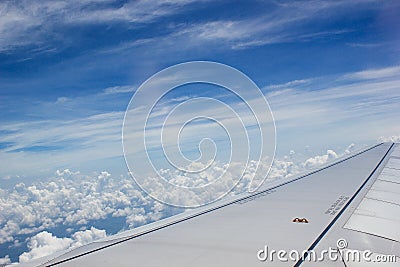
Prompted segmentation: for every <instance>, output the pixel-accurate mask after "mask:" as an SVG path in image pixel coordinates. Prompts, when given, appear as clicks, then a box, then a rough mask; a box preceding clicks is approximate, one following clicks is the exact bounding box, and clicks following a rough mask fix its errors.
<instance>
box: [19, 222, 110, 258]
mask: <svg viewBox="0 0 400 267" xmlns="http://www.w3.org/2000/svg"><path fill="white" fill-rule="evenodd" d="M104 237H106V231H105V230H99V229H96V228H94V227H92V228H90V230H85V231H79V232H76V233H75V234H73V235H72V238H66V237H64V238H59V237H56V236H54V235H53V234H51V233H49V232H47V231H43V232H40V233H38V234H37V235H35V236H33V237H31V238H29V241H28V249H29V251H28V252H24V253H22V254H21V255H20V256H19V262H22V263H23V262H28V261H31V260H33V259H37V258H41V257H44V256H48V255H51V254H53V253H55V252H57V251H62V250H67V249H73V248H76V247H79V246H82V245H85V244H88V243H90V242H92V241H94V240H97V239H100V238H104Z"/></svg>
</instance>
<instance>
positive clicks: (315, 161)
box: [304, 149, 338, 169]
mask: <svg viewBox="0 0 400 267" xmlns="http://www.w3.org/2000/svg"><path fill="white" fill-rule="evenodd" d="M337 157H338V155H337V154H336V152H335V151H333V150H330V149H329V150H328V151H326V154H325V155H317V156H315V157H312V158H309V159H307V160H306V161H305V162H304V167H305V168H306V169H314V168H316V167H318V166H320V165H322V164H325V163H327V162H329V161H332V160H334V159H336V158H337Z"/></svg>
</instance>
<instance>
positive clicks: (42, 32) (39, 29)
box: [0, 0, 193, 52]
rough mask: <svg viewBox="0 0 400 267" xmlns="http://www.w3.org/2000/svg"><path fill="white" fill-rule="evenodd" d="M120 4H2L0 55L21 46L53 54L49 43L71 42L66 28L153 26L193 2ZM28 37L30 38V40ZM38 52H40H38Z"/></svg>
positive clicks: (92, 1)
mask: <svg viewBox="0 0 400 267" xmlns="http://www.w3.org/2000/svg"><path fill="white" fill-rule="evenodd" d="M115 2H116V1H110V0H108V1H104V2H102V3H100V2H99V1H97V0H84V1H77V0H72V1H61V0H56V1H53V0H44V1H40V2H32V1H24V0H22V1H2V2H0V36H2V38H0V52H1V51H7V50H10V49H15V48H16V47H20V46H27V45H35V46H37V47H40V49H39V50H42V51H43V50H49V51H52V50H53V49H54V48H52V47H49V46H48V45H46V43H48V41H49V40H53V41H56V42H57V43H63V42H64V43H68V40H63V39H62V37H61V36H62V35H60V31H62V29H63V28H65V27H67V26H69V27H73V26H74V25H83V24H86V25H88V24H97V25H99V24H105V23H118V22H125V23H130V24H142V23H149V22H152V21H154V20H156V19H160V18H162V17H165V16H169V15H172V14H175V13H177V12H179V11H181V10H182V8H184V7H185V6H187V5H189V4H190V3H192V2H193V1H191V0H171V1H143V0H140V1H128V2H126V3H124V4H122V5H115ZM27 37H28V38H27ZM36 52H37V51H36Z"/></svg>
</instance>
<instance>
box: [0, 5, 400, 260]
mask: <svg viewBox="0 0 400 267" xmlns="http://www.w3.org/2000/svg"><path fill="white" fill-rule="evenodd" d="M399 24H400V3H399V2H398V1H385V0H382V1H376V0H355V1H340V0H339V1H322V0H312V1H261V0H259V1H207V0H204V1H191V0H169V1H158V0H155V1H141V0H138V1H111V0H105V1H98V0H83V1H82V0H81V1H77V0H69V1H61V0H54V1H50V0H43V1H7V0H6V1H1V2H0V113H1V116H0V190H1V191H0V196H1V201H0V203H1V209H0V226H1V230H0V243H1V244H6V245H5V247H7V249H8V250H7V251H6V252H5V253H4V255H0V258H1V257H6V255H10V257H11V259H12V261H18V255H17V254H18V253H19V254H21V253H22V252H25V253H27V254H24V256H22V258H21V257H19V259H20V260H21V259H22V260H27V259H30V258H32V257H34V255H42V254H41V253H40V251H39V252H38V251H37V249H38V247H39V245H38V244H40V242H45V241H46V240H47V241H46V242H48V243H46V244H51V242H56V243H57V244H59V245H60V246H59V247H61V248H65V247H68V246H74V244H78V243H79V242H78V241H77V238H78V237H79V236H81V235H89V234H90V233H92V234H93V235H92V239H93V238H95V237H98V236H100V237H101V236H103V232H101V231H102V230H99V229H97V228H90V227H91V225H93V222H94V221H98V220H99V219H102V220H105V219H107V218H110V217H113V218H118V217H121V216H125V217H124V218H126V220H125V221H124V222H125V224H126V225H125V226H126V227H136V226H138V225H140V224H143V223H147V222H150V221H154V220H157V219H160V218H162V217H167V216H170V215H172V214H174V213H176V212H178V211H177V210H176V209H173V208H167V207H164V206H163V207H160V206H158V204H157V202H155V201H153V200H152V199H150V198H148V197H146V196H144V195H142V194H143V192H141V191H140V190H137V188H136V189H135V190H133V189H132V187H134V185H131V182H132V181H131V180H129V179H127V178H126V176H127V172H128V169H127V166H126V164H125V161H124V157H123V150H122V144H121V133H122V124H123V119H124V114H125V111H126V109H127V107H128V105H129V102H130V100H131V98H132V96H133V94H134V92H136V91H137V90H138V88H139V87H140V85H141V84H142V83H144V82H145V81H146V80H147V79H149V78H150V77H151V76H152V75H154V74H155V73H157V72H159V71H161V70H163V69H165V68H167V67H170V66H173V65H175V64H179V63H184V62H188V61H212V62H219V63H222V64H226V65H228V66H231V67H233V68H235V69H237V70H239V71H241V72H242V73H244V74H245V75H247V76H248V77H249V78H250V79H251V80H253V81H254V83H255V84H256V85H257V86H258V87H259V88H260V90H261V92H262V93H263V95H264V97H265V99H266V100H267V101H268V103H269V106H270V109H271V111H272V114H273V117H274V119H275V126H276V157H277V161H276V162H275V163H274V166H275V167H274V168H273V169H272V173H273V174H272V177H275V178H276V177H280V176H282V177H285V176H286V175H289V174H293V173H297V172H299V171H301V170H302V169H304V168H306V169H307V168H308V167H315V166H317V165H318V164H321V163H325V162H326V161H327V160H330V159H334V158H336V157H337V156H338V155H344V154H346V153H348V152H349V149H354V148H361V147H365V146H368V145H372V144H375V143H377V142H381V141H399V140H400V125H399V123H398V118H399V117H400V109H399V104H398V103H399V101H400V28H399V27H398V26H397V25H399ZM181 89H182V90H179V91H177V92H176V93H174V94H171V95H169V96H168V97H167V98H166V99H165V101H161V102H160V103H159V105H158V106H157V107H156V112H157V113H156V114H157V115H159V116H161V117H162V116H164V117H165V116H166V115H168V112H170V111H171V110H172V109H173V108H174V107H175V106H176V105H177V103H180V102H182V101H186V100H188V99H190V98H192V97H199V96H202V97H213V98H215V99H218V100H221V101H225V102H226V103H228V104H230V105H232V106H237V105H238V103H237V99H235V98H232V97H229V96H227V94H226V93H227V92H226V91H224V90H222V89H221V88H215V87H212V86H210V87H204V86H203V87H201V89H197V87H196V88H195V87H193V86H192V87H191V86H186V87H184V88H181ZM214 111H215V110H213V107H212V106H210V107H208V112H209V113H213V112H214ZM137 112H138V113H137V114H138V115H137V116H138V117H140V116H144V115H143V114H142V113H140V110H139V111H137ZM155 118H156V119H155V120H153V125H152V126H153V127H154V128H157V127H160V125H161V123H162V120H158V119H157V118H158V117H155ZM200 124H201V123H200ZM195 126H196V125H195ZM208 126H209V125H208ZM214 126H215V125H214ZM193 129H195V131H192V132H195V133H198V134H199V135H201V134H203V133H204V132H202V131H197V129H200V128H193ZM203 129H204V128H203ZM213 129H214V128H213V127H211V126H210V127H207V131H206V132H207V133H211V135H212V134H216V136H220V135H218V133H219V132H218V131H217V130H215V132H214V130H213ZM189 133H190V132H189ZM222 135H223V133H222ZM186 136H194V137H196V135H195V134H193V135H191V134H189V135H188V134H186ZM197 137H198V136H197ZM196 141H198V138H197V139H196V138H195V139H193V140H192V142H196ZM189 143H190V142H189ZM217 143H218V142H217ZM189 150H190V149H189ZM189 150H188V151H189ZM193 151H195V152H193ZM193 151H192V153H194V156H193V154H190V153H189V152H190V151H189V152H188V153H189V154H188V157H194V158H195V156H196V155H197V154H196V153H198V151H197V150H196V149H194V150H193ZM196 151H197V152H196ZM137 165H138V166H140V157H138V163H137ZM214 167H215V168H214V169H212V170H210V173H208V174H207V175H206V176H207V177H213V176H214V175H216V173H219V171H220V169H219V168H221V166H214ZM164 171H165V173H166V175H167V176H168V177H170V178H169V179H172V180H176V182H177V183H182V181H183V182H185V181H186V180H185V179H183V178H182V177H183V176H179V173H176V172H174V171H173V170H164ZM67 176H68V177H70V178H68V179H71V180H68V179H66V178H65V177H67ZM60 177H61V178H62V177H64V178H65V179H64V178H63V179H64V180H63V179H61V178H60ZM71 177H72V178H71ZM104 177H109V178H104ZM178 178H182V179H183V180H182V179H181V180H179V179H178ZM200 178H201V179H203V178H204V177H200ZM200 178H199V177H196V179H200ZM128 180H129V181H130V182H128ZM88 181H92V183H93V184H94V185H93V186H94V188H91V189H90V190H89V189H87V187H85V186H86V184H85V183H86V182H88ZM105 181H108V182H105ZM111 181H113V182H111ZM53 183H55V184H53ZM109 183H110V184H109ZM245 183H246V181H245ZM124 186H126V188H125V187H124ZM105 188H107V189H105ZM74 190H78V191H79V190H82V191H79V193H80V194H78V196H76V198H72V196H73V195H74V192H75V191H74ZM121 190H122V191H121ZM124 190H125V191H124ZM116 191H118V192H120V193H116ZM239 191H240V190H239ZM75 193H76V192H75ZM106 193H107V194H106ZM60 194H61V195H63V194H64V195H63V196H65V194H67V195H68V196H70V197H71V198H72V199H73V200H74V201H75V202H76V203H75V204H74V205H72V204H71V206H70V207H67V206H65V207H62V206H63V205H64V203H63V202H62V201H61V200H60ZM121 194H122V195H123V196H122V195H121ZM99 195H100V196H101V197H99V199H98V200H96V201H99V204H98V205H99V207H104V208H105V207H107V205H108V204H107V203H109V204H110V203H112V204H110V205H111V206H110V210H108V212H102V213H99V214H101V215H99V216H100V217H96V216H95V215H94V214H95V213H96V212H95V211H90V210H86V209H85V208H83V206H82V205H81V204H79V203H82V201H86V202H89V203H93V205H95V204H96V203H97V202H90V201H95V199H96V197H94V196H97V197H98V196H99ZM173 197H174V196H171V198H173ZM49 199H52V200H53V202H54V203H53V202H52V203H53V204H54V205H55V206H54V207H53V206H51V208H49V207H46V208H43V207H42V206H40V203H43V202H46V201H48V200H49ZM61 199H62V197H61ZM121 199H125V200H124V201H125V202H124V201H122V200H121ZM74 201H72V200H71V202H74ZM77 203H78V204H77ZM53 204H52V205H53ZM132 205H133V206H134V207H132ZM57 207H58V208H60V207H62V208H61V209H60V210H59V213H58V214H57V213H55V214H54V213H52V211H51V210H54V209H56V208H57ZM26 209H28V211H29V212H28V211H27V210H26ZM79 211H80V212H79ZM156 211H157V212H159V213H160V214H161V215H157V216H155V215H152V214H155V213H157V212H156ZM27 214H28V215H27ZM90 214H91V215H90ZM149 214H150V215H149ZM21 218H25V219H24V220H22V219H21ZM56 218H62V219H60V221H59V222H58V223H57V220H56ZM67 218H68V219H67ZM50 219H51V220H52V221H55V222H54V223H49V220H50ZM21 221H22V223H21ZM63 221H64V222H65V221H67V222H69V224H68V223H66V225H67V226H65V225H64V226H65V227H64V228H63V229H64V230H65V231H64V230H63V231H64V232H63V231H61V230H55V229H59V228H57V227H59V226H60V225H61V224H63V223H62V222H63ZM64 224H65V223H64ZM74 225H75V226H76V225H79V227H73V226H74ZM82 227H83V228H82ZM97 227H100V228H107V227H109V226H107V227H106V226H104V225H101V224H100V226H99V225H97ZM121 228H122V226H121ZM49 229H53V232H52V233H50V232H47V231H50V230H49ZM66 229H69V230H68V231H67V232H66ZM108 230H109V229H108ZM118 230H119V229H114V230H112V231H111V230H109V232H107V234H109V233H110V231H111V233H112V232H113V231H118ZM43 231H45V232H43ZM54 231H56V232H57V231H58V232H57V233H58V234H59V236H60V237H55V236H53V234H54V235H55V233H54ZM79 231H81V232H79ZM85 231H90V232H85ZM99 231H100V232H99ZM66 233H68V234H66ZM74 233H75V234H76V235H75V236H74ZM39 234H40V235H39ZM30 235H31V236H33V237H30ZM38 235H39V236H38ZM29 238H30V239H29ZM57 238H61V239H57ZM62 238H64V239H65V240H64V239H62ZM38 240H39V241H38ZM40 240H41V241H40ZM88 240H91V238H89V239H88ZM19 243H24V245H22V246H19V245H18V244H19ZM1 244H0V245H1ZM79 244H80V243H79ZM16 247H19V249H16ZM28 250H29V252H28ZM16 251H17V252H18V253H17V252H16ZM29 253H30V254H29ZM4 260H5V261H6V258H4Z"/></svg>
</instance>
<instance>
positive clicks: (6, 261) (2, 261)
mask: <svg viewBox="0 0 400 267" xmlns="http://www.w3.org/2000/svg"><path fill="white" fill-rule="evenodd" d="M10 263H11V260H10V256H8V255H6V256H5V257H4V258H0V265H7V264H10Z"/></svg>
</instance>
